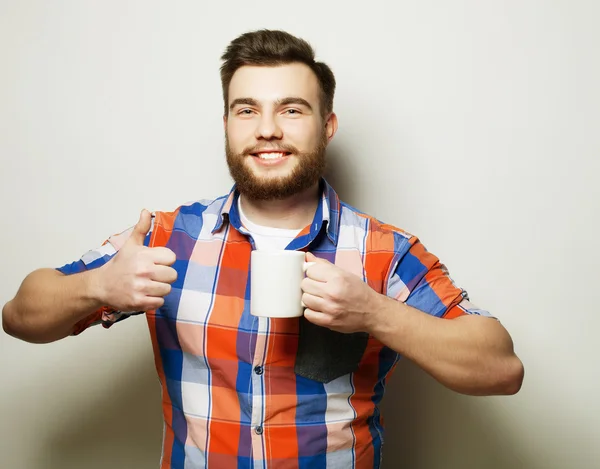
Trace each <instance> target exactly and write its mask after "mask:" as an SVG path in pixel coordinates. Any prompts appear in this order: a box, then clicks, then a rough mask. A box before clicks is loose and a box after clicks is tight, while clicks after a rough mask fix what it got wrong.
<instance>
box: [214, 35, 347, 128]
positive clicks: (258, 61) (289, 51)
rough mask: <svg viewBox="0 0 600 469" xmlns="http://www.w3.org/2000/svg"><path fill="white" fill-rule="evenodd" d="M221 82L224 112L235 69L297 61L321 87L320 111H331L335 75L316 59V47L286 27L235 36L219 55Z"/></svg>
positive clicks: (226, 107) (226, 108) (324, 112)
mask: <svg viewBox="0 0 600 469" xmlns="http://www.w3.org/2000/svg"><path fill="white" fill-rule="evenodd" d="M221 60H223V65H221V84H222V86H223V101H224V103H225V115H227V114H228V112H229V110H228V103H229V83H231V78H232V77H233V74H234V73H235V72H236V70H237V69H238V68H240V67H242V66H244V65H259V66H271V67H275V66H278V65H285V64H290V63H294V62H300V63H303V64H305V65H307V66H308V67H310V69H311V70H312V71H313V72H314V74H315V75H316V76H317V80H318V81H319V85H320V87H321V103H320V104H321V115H322V116H324V117H325V116H326V115H327V114H329V113H331V112H332V111H333V95H334V94H335V77H334V75H333V72H332V71H331V69H330V68H329V66H328V65H327V64H324V63H323V62H317V61H315V51H314V50H313V48H312V47H311V45H310V44H309V43H308V42H306V41H305V40H304V39H300V38H298V37H296V36H292V35H291V34H289V33H286V32H285V31H277V30H268V29H263V30H259V31H252V32H248V33H244V34H242V35H241V36H238V37H237V38H235V39H234V40H233V41H231V42H230V43H229V45H228V46H227V49H226V50H225V53H224V54H223V55H222V56H221Z"/></svg>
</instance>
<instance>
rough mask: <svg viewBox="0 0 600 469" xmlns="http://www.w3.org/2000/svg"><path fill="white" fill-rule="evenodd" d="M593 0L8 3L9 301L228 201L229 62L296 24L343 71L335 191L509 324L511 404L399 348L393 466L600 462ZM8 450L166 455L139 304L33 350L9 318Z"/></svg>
mask: <svg viewBox="0 0 600 469" xmlns="http://www.w3.org/2000/svg"><path fill="white" fill-rule="evenodd" d="M599 17H600V3H599V2H597V1H596V0H588V1H585V0H571V1H567V0H538V1H535V0H520V1H517V0H504V1H498V0H471V1H467V0H464V1H460V0H457V1H453V2H448V1H446V0H421V1H419V2H415V1H408V0H397V1H395V2H389V3H386V2H382V1H375V0H371V1H354V2H342V1H332V2H324V1H323V2H321V1H306V0H304V1H302V2H282V1H256V2H247V1H227V2H216V1H213V2H200V1H191V0H190V1H171V2H160V1H147V0H145V1H142V0H138V1H122V0H121V1H117V0H111V1H102V2H100V1H91V0H85V1H84V0H62V1H53V2H45V1H40V0H37V1H36V0H20V1H8V0H2V1H0V54H1V55H0V59H1V62H0V158H1V162H0V198H1V199H0V201H1V205H0V210H1V218H0V223H1V230H0V245H1V246H2V263H1V264H0V265H1V268H0V303H2V304H4V302H6V301H8V300H9V299H11V298H12V297H13V295H14V294H15V292H16V290H17V288H18V286H19V285H20V282H21V281H22V279H23V278H24V277H25V275H26V274H27V273H29V272H30V271H32V270H34V269H36V268H39V267H54V266H59V265H62V264H64V263H67V262H71V261H73V260H75V259H78V258H79V256H80V255H81V254H83V253H84V252H85V251H87V250H88V249H91V248H93V247H96V246H98V245H99V244H100V243H101V242H103V241H104V240H105V239H106V238H107V237H108V236H109V235H111V234H113V233H116V232H119V231H122V230H124V229H126V228H127V227H129V226H131V225H133V224H134V223H135V222H136V221H137V218H138V215H139V211H140V210H141V209H142V208H144V207H145V208H148V209H150V210H173V209H174V208H175V207H177V206H178V205H180V204H182V203H185V202H187V201H190V200H196V199H200V198H209V197H215V196H218V195H222V194H224V193H226V192H227V191H228V190H229V189H230V186H231V180H230V178H229V175H228V172H227V168H226V164H225V160H224V149H223V143H224V135H223V129H222V97H221V90H220V81H219V74H218V67H219V65H220V61H219V57H220V54H221V53H222V52H223V49H224V48H225V46H226V45H227V43H228V42H229V41H230V40H231V39H233V38H234V37H236V36H237V35H238V34H241V33H243V32H246V31H249V30H254V29H259V28H265V27H266V28H280V29H285V30H287V31H289V32H291V33H293V34H296V35H299V36H301V37H304V38H305V39H307V40H309V41H310V42H311V43H312V44H313V45H314V46H315V48H316V50H317V56H318V58H319V59H321V60H324V61H326V62H327V63H329V64H330V65H331V67H332V68H333V70H334V72H335V74H336V77H337V81H338V88H337V94H336V101H335V110H336V111H337V114H338V116H339V121H340V128H339V132H338V134H337V136H336V138H335V140H334V143H332V145H331V147H330V151H329V169H328V176H327V177H328V179H329V180H330V182H331V183H332V184H333V185H334V186H335V187H336V188H337V189H338V191H339V193H340V195H341V196H342V197H343V198H344V199H345V200H346V201H347V202H349V203H351V204H353V205H355V206H357V207H358V208H359V209H361V210H363V211H366V212H368V213H370V214H372V215H374V216H376V217H378V218H379V219H381V220H384V221H386V222H388V223H391V224H394V225H396V226H399V227H402V228H404V229H405V230H407V231H409V232H411V233H413V234H416V235H417V236H419V237H420V238H421V240H422V241H423V243H424V244H425V246H426V247H427V248H428V249H429V250H430V251H431V252H433V253H434V254H436V255H437V256H439V257H440V258H441V259H442V261H443V262H444V263H445V264H446V265H447V267H448V268H449V270H450V273H451V274H452V276H453V278H454V280H455V281H456V283H457V284H459V285H460V286H462V287H464V288H466V290H467V291H468V292H469V294H470V296H471V299H472V301H473V302H474V303H476V304H477V305H479V306H481V307H483V308H486V309H489V310H490V311H492V312H493V313H494V314H496V315H497V316H498V317H499V318H500V319H501V321H502V322H503V324H504V325H505V326H506V327H507V329H508V330H509V331H510V333H511V334H512V336H513V339H514V341H515V346H516V351H517V353H518V355H519V356H520V357H521V358H522V360H523V362H524V364H525V369H526V376H525V382H524V385H523V388H522V390H521V392H520V393H519V394H517V395H516V396H511V397H484V398H475V397H466V396H462V395H458V394H455V393H452V392H451V391H448V390H446V389H445V388H443V387H442V386H441V385H439V384H437V382H435V381H434V380H433V379H432V378H430V377H429V376H427V375H426V374H424V373H423V372H422V371H420V370H419V369H417V368H416V367H415V366H414V365H412V364H411V363H408V362H406V363H402V364H401V365H399V367H398V368H397V370H396V373H395V375H394V377H393V378H392V379H391V380H390V382H389V386H388V390H387V394H386V397H385V400H384V406H383V411H384V417H385V422H386V426H387V435H386V440H385V445H384V467H385V469H396V468H410V469H505V468H510V469H516V468H523V469H597V468H599V467H600V462H599V461H600V445H599V444H598V443H599V442H600V399H598V396H599V395H600V379H599V375H600V367H599V366H598V355H599V346H598V340H597V338H596V337H597V335H598V331H599V330H600V315H599V314H598V283H599V282H598V281H599V280H600V278H599V277H600V275H599V265H600V256H599V254H598V253H599V249H598V229H599V228H600V226H599V217H600V207H599V201H600V190H599V186H598V182H597V180H598V176H599V174H600V164H599V161H600V122H599V121H600V85H599V84H600V59H599V58H600V54H599V52H598V49H599V47H600V32H599V28H598V18H599ZM0 371H1V374H0V376H1V378H0V467H2V468H3V469H4V468H7V469H70V468H86V469H100V468H108V467H110V468H125V469H138V468H140V469H141V468H152V467H158V460H159V455H160V444H161V437H162V435H161V431H162V421H161V409H160V397H159V392H160V389H159V385H158V380H157V378H156V376H155V370H154V364H153V359H152V351H151V346H150V341H149V334H148V332H147V326H146V322H145V320H144V318H143V317H140V316H138V317H136V318H133V319H129V320H127V321H125V322H123V323H121V324H119V325H118V326H117V327H114V328H112V329H110V330H108V331H106V330H103V329H100V328H98V329H93V330H89V331H86V332H85V333H84V334H82V335H81V336H79V337H76V338H68V339H65V340H63V341H60V342H57V343H52V344H48V345H32V344H28V343H25V342H22V341H18V340H16V339H13V338H11V337H9V336H8V335H6V334H4V333H2V334H0Z"/></svg>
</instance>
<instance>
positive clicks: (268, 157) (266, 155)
mask: <svg viewBox="0 0 600 469" xmlns="http://www.w3.org/2000/svg"><path fill="white" fill-rule="evenodd" d="M284 156H285V153H273V152H271V153H259V154H258V157H259V158H260V159H261V160H275V159H277V158H283V157H284Z"/></svg>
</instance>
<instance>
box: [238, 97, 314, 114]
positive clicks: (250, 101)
mask: <svg viewBox="0 0 600 469" xmlns="http://www.w3.org/2000/svg"><path fill="white" fill-rule="evenodd" d="M288 104H298V105H300V106H304V107H306V108H308V109H309V110H310V111H312V110H313V108H312V106H311V105H310V103H309V102H308V101H307V100H306V99H304V98H299V97H295V96H290V97H288V98H282V99H278V100H277V101H275V106H276V107H279V106H287V105H288ZM239 105H246V106H259V103H258V101H257V100H256V99H254V98H236V99H234V100H233V101H232V102H231V104H230V105H229V110H230V111H232V110H233V108H234V107H236V106H239Z"/></svg>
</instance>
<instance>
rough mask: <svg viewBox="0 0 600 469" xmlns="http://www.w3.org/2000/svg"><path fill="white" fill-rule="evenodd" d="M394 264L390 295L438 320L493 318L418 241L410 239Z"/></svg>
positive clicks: (389, 289) (389, 285)
mask: <svg viewBox="0 0 600 469" xmlns="http://www.w3.org/2000/svg"><path fill="white" fill-rule="evenodd" d="M394 265H395V266H393V267H392V270H391V275H390V276H389V279H388V286H387V296H389V297H391V298H394V299H396V300H398V301H402V302H404V303H405V304H407V305H408V306H412V307H414V308H416V309H418V310H420V311H423V312H424V313H427V314H430V315H432V316H436V317H439V318H446V319H453V318H457V317H459V316H464V315H479V316H487V317H494V316H492V315H491V314H490V313H489V312H488V311H485V310H483V309H480V308H478V307H477V306H475V305H474V304H473V303H471V302H470V301H469V295H468V293H467V292H466V291H465V290H464V289H462V288H459V287H457V286H456V285H455V283H454V281H453V280H452V278H451V277H450V274H449V272H448V269H447V268H446V266H445V265H444V264H442V263H441V262H440V260H439V259H438V258H437V257H436V256H435V255H433V254H431V253H430V252H428V251H427V249H426V248H425V246H423V244H422V243H421V242H420V241H419V239H418V238H416V237H414V236H413V237H411V238H410V239H408V240H407V242H406V243H405V244H404V249H403V250H401V251H400V252H399V253H398V255H397V258H396V261H395V264H394Z"/></svg>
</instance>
